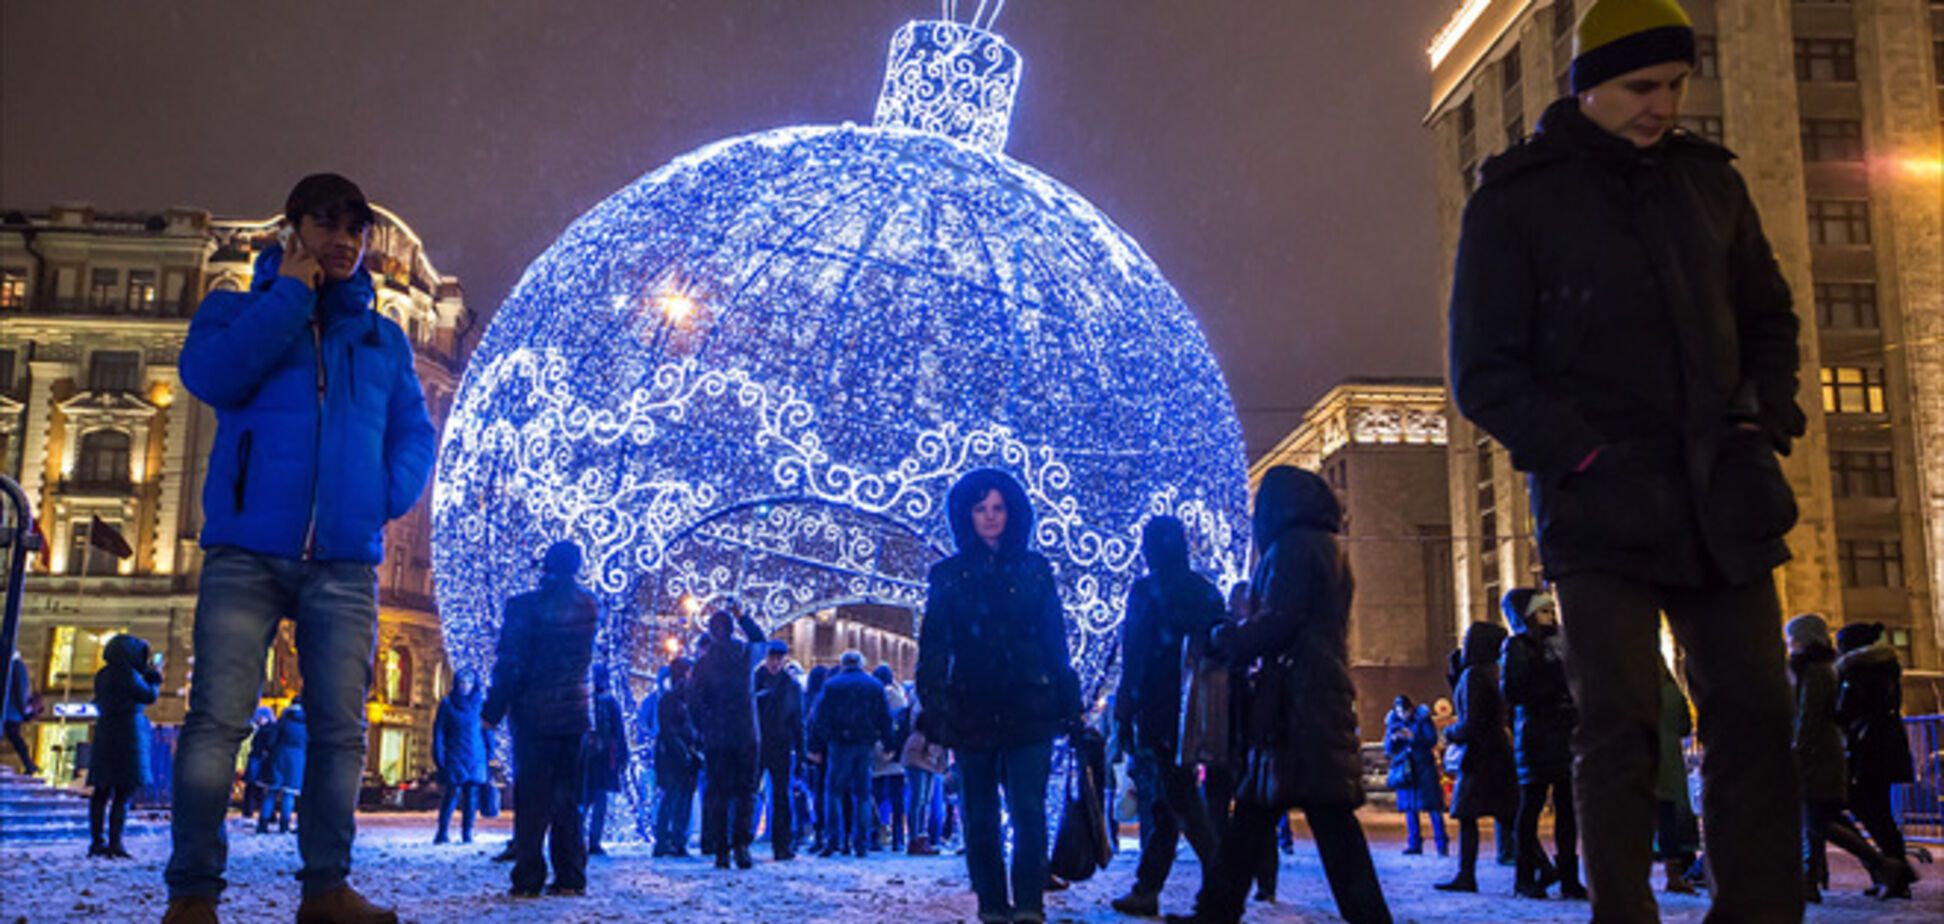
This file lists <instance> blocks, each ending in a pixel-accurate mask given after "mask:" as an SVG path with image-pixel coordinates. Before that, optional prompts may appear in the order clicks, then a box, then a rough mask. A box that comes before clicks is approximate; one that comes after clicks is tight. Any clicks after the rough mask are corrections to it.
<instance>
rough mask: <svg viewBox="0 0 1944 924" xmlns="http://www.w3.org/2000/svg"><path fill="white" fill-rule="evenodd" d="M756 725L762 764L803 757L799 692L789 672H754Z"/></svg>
mask: <svg viewBox="0 0 1944 924" xmlns="http://www.w3.org/2000/svg"><path fill="white" fill-rule="evenodd" d="M754 683H755V686H756V724H757V730H758V731H759V732H760V733H761V734H762V736H763V744H762V762H763V764H764V765H765V766H770V765H774V764H778V763H782V762H785V761H788V760H790V759H792V758H795V757H801V756H803V730H804V715H803V688H802V687H800V686H797V682H796V678H795V677H792V676H790V672H789V671H784V670H779V671H776V672H774V673H771V672H770V670H769V669H768V668H766V667H759V668H757V669H756V673H755V677H754Z"/></svg>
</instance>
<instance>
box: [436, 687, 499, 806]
mask: <svg viewBox="0 0 1944 924" xmlns="http://www.w3.org/2000/svg"><path fill="white" fill-rule="evenodd" d="M485 701H486V691H485V690H483V689H481V688H480V686H479V674H478V673H477V672H476V671H474V670H473V669H472V668H465V669H462V670H460V671H459V673H457V674H455V675H453V678H452V692H450V693H447V694H446V696H445V699H442V700H440V701H439V714H438V716H437V717H436V718H434V719H433V720H432V762H433V764H435V765H437V767H438V771H439V787H440V788H441V789H443V790H444V793H443V794H442V795H441V796H440V797H439V830H438V833H437V834H434V835H433V836H432V843H434V844H444V843H446V842H448V841H449V840H450V839H451V834H450V831H451V824H452V810H453V808H454V807H455V806H456V807H457V808H458V809H459V842H460V843H462V844H470V843H472V839H473V818H474V816H475V815H476V814H477V813H478V811H479V798H480V797H479V790H480V788H481V787H484V786H491V785H493V779H492V776H491V775H490V774H489V773H488V772H487V767H486V763H487V760H486V758H487V751H488V747H487V743H486V724H485V722H484V721H482V720H481V718H480V707H481V706H483V705H484V704H485Z"/></svg>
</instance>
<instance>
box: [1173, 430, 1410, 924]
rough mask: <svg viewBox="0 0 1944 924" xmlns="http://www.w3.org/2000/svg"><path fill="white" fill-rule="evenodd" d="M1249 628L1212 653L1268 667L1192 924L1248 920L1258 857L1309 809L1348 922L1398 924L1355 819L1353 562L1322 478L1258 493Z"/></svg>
mask: <svg viewBox="0 0 1944 924" xmlns="http://www.w3.org/2000/svg"><path fill="white" fill-rule="evenodd" d="M1254 527H1255V547H1256V549H1258V550H1259V552H1260V555H1261V559H1260V560H1259V561H1258V562H1257V563H1256V568H1255V573H1254V574H1253V575H1252V576H1251V577H1250V580H1249V587H1250V612H1251V615H1250V617H1249V619H1248V621H1246V622H1243V623H1240V624H1235V625H1227V624H1225V625H1222V626H1219V627H1217V628H1216V629H1215V635H1214V637H1213V639H1211V643H1210V648H1211V654H1212V655H1213V656H1214V657H1217V658H1221V659H1224V660H1226V661H1228V662H1230V663H1232V664H1237V665H1247V664H1251V663H1255V662H1257V661H1260V662H1261V664H1260V666H1259V667H1257V669H1256V673H1255V689H1254V692H1253V693H1252V695H1251V696H1250V699H1249V704H1248V719H1247V726H1246V728H1245V729H1244V738H1246V739H1247V744H1248V749H1249V753H1248V762H1247V768H1246V770H1245V771H1244V775H1243V778H1242V784H1241V789H1240V792H1238V793H1237V794H1236V808H1235V815H1234V817H1233V818H1232V819H1231V820H1230V821H1229V826H1228V832H1227V836H1226V837H1225V838H1223V840H1222V842H1221V846H1220V848H1219V849H1218V855H1219V857H1220V859H1219V860H1218V861H1217V862H1216V863H1215V864H1213V865H1212V866H1205V867H1203V869H1202V887H1201V893H1200V894H1199V895H1198V896H1196V899H1195V914H1194V915H1193V916H1192V917H1179V916H1175V915H1170V916H1169V918H1168V919H1169V921H1170V922H1219V924H1233V922H1236V921H1240V920H1241V919H1242V906H1243V902H1244V900H1245V899H1246V898H1247V896H1248V886H1249V879H1250V876H1251V874H1252V872H1253V871H1254V870H1255V868H1256V864H1257V862H1258V858H1259V857H1261V856H1262V854H1263V852H1264V851H1266V850H1272V849H1273V846H1272V845H1273V844H1274V841H1275V837H1276V822H1277V819H1279V818H1281V817H1283V816H1285V815H1286V814H1287V813H1288V811H1289V810H1290V809H1292V808H1300V809H1302V810H1303V814H1304V816H1305V817H1306V818H1307V819H1308V821H1309V828H1310V833H1311V835H1312V836H1313V837H1314V838H1315V840H1316V851H1317V854H1318V855H1319V856H1320V858H1321V859H1322V861H1323V873H1324V875H1325V876H1326V877H1327V878H1328V879H1329V882H1330V892H1331V893H1332V895H1334V897H1335V898H1336V905H1337V913H1338V914H1340V915H1342V916H1343V919H1344V920H1346V921H1351V922H1353V924H1388V922H1389V921H1390V920H1391V915H1390V908H1389V906H1388V905H1386V904H1385V902H1384V891H1383V887H1382V886H1381V885H1380V884H1379V883H1378V881H1377V870H1376V867H1375V866H1374V865H1373V864H1372V863H1371V860H1370V847H1369V844H1368V842H1367V841H1366V840H1365V839H1364V833H1363V827H1362V826H1361V825H1360V824H1359V823H1358V822H1357V815H1356V809H1357V807H1358V806H1360V805H1362V804H1363V801H1364V793H1363V758H1362V754H1361V743H1360V742H1359V740H1358V738H1357V714H1356V698H1357V691H1356V687H1355V686H1354V685H1353V684H1352V683H1351V680H1350V643H1349V636H1350V601H1351V597H1352V595H1353V592H1354V590H1355V587H1354V582H1353V581H1352V579H1351V575H1350V562H1349V559H1348V557H1347V556H1346V555H1345V554H1344V552H1343V549H1342V547H1341V546H1340V545H1339V544H1338V542H1337V534H1338V533H1340V532H1342V531H1343V512H1342V508H1341V507H1339V506H1338V504H1337V499H1336V495H1335V494H1333V493H1332V492H1331V491H1330V486H1329V485H1328V484H1326V483H1324V481H1323V479H1322V478H1320V477H1318V476H1317V475H1316V473H1314V472H1310V471H1305V470H1303V469H1300V468H1296V467H1293V466H1277V467H1275V468H1272V469H1270V470H1269V471H1268V472H1266V473H1264V475H1263V477H1262V482H1261V484H1260V486H1259V487H1258V488H1257V489H1256V503H1255V516H1254Z"/></svg>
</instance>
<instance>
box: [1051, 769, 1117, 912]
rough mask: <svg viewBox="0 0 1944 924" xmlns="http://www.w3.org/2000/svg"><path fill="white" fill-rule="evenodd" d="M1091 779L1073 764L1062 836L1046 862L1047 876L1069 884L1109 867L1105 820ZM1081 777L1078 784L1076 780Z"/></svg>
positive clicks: (1057, 837)
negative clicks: (1102, 847)
mask: <svg viewBox="0 0 1944 924" xmlns="http://www.w3.org/2000/svg"><path fill="white" fill-rule="evenodd" d="M1089 776H1090V775H1088V774H1085V772H1084V771H1083V770H1082V769H1081V768H1080V766H1079V761H1078V760H1075V761H1074V766H1073V768H1072V769H1071V770H1070V771H1069V772H1068V773H1067V782H1066V808H1065V810H1064V811H1063V812H1061V814H1060V830H1059V834H1058V835H1057V836H1055V838H1054V840H1053V855H1052V856H1051V857H1049V858H1048V859H1047V864H1046V868H1047V871H1048V872H1051V873H1052V874H1053V875H1055V876H1058V877H1060V878H1061V879H1064V880H1066V881H1068V882H1081V881H1084V880H1087V879H1091V878H1093V874H1094V873H1095V872H1097V871H1099V870H1101V869H1104V868H1106V866H1107V855H1106V852H1105V851H1103V850H1102V849H1101V846H1102V844H1104V843H1106V826H1105V824H1104V821H1105V819H1103V818H1102V817H1101V805H1100V791H1099V789H1098V788H1096V787H1094V786H1093V783H1092V780H1091V779H1089V778H1088V777H1089ZM1076 777H1079V778H1080V779H1079V781H1078V782H1077V783H1076V781H1075V778H1076Z"/></svg>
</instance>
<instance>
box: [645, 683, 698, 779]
mask: <svg viewBox="0 0 1944 924" xmlns="http://www.w3.org/2000/svg"><path fill="white" fill-rule="evenodd" d="M701 767H702V736H701V735H700V734H698V733H697V732H696V730H695V721H694V719H693V717H692V716H691V715H690V714H689V685H688V682H687V681H683V682H681V683H675V684H671V685H670V686H669V687H668V689H666V690H663V691H662V694H661V698H660V700H658V701H657V702H656V703H655V782H656V785H658V786H663V787H675V786H681V787H689V786H694V785H695V776H696V771H697V770H699V769H701Z"/></svg>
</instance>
